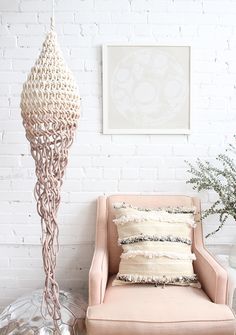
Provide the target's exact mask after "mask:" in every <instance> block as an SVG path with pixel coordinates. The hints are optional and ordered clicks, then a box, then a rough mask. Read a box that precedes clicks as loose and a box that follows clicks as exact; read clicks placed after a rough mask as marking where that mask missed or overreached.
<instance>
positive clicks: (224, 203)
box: [186, 135, 236, 238]
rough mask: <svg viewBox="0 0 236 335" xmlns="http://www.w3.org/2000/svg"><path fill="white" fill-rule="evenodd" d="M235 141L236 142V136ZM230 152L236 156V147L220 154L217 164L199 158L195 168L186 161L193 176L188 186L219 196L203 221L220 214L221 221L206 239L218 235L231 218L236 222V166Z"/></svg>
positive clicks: (207, 210) (232, 146) (203, 216)
mask: <svg viewBox="0 0 236 335" xmlns="http://www.w3.org/2000/svg"><path fill="white" fill-rule="evenodd" d="M234 140H235V141H236V135H235V136H234ZM228 152H231V153H233V154H234V155H236V145H235V144H230V145H229V146H228V148H227V149H226V152H225V153H223V154H219V155H218V156H217V157H216V164H212V163H210V162H208V161H201V160H200V159H199V158H198V159H197V161H196V165H195V166H194V165H193V164H191V163H189V162H188V161H186V163H187V164H188V166H189V169H188V170H187V172H189V173H190V174H192V177H191V178H190V179H189V180H188V181H187V184H192V185H193V189H194V190H197V191H202V190H213V191H215V192H216V193H217V195H218V199H217V200H216V201H215V202H214V203H213V204H212V206H211V207H210V208H208V209H206V210H205V211H203V215H202V218H203V219H204V218H206V217H207V216H209V215H212V214H218V215H219V221H220V224H219V226H218V228H217V229H216V230H214V231H213V232H211V233H209V234H207V235H206V238H207V237H209V236H211V235H214V234H215V233H217V232H218V231H219V230H220V229H221V228H222V227H223V226H224V224H225V221H226V220H227V219H228V217H229V216H232V217H233V218H234V220H235V221H236V164H235V161H234V160H233V158H231V157H229V155H228Z"/></svg>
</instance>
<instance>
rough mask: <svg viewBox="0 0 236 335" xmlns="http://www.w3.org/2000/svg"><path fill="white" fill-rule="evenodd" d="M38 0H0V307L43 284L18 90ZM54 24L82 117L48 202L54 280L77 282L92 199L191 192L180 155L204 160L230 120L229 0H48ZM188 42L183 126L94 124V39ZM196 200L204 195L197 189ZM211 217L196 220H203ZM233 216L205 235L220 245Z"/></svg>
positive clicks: (38, 36)
mask: <svg viewBox="0 0 236 335" xmlns="http://www.w3.org/2000/svg"><path fill="white" fill-rule="evenodd" d="M50 10H51V5H50V3H49V2H48V1H44V0H11V1H7V0H1V1H0V232H1V233H0V309H1V308H3V307H4V306H6V305H7V304H8V303H9V302H10V301H12V300H14V299H15V298H16V297H17V296H19V295H20V294H24V293H26V292H29V291H31V290H32V289H34V288H39V287H41V286H42V285H43V272H42V263H41V259H40V257H41V251H40V220H39V217H38V216H37V214H36V209H35V201H34V197H33V192H32V190H33V187H34V183H35V175H34V162H33V159H32V158H31V156H30V150H29V146H28V143H27V141H26V139H25V136H24V129H23V126H22V121H21V116H20V109H19V101H20V92H21V88H22V83H23V82H24V80H25V79H26V76H27V73H28V72H29V70H30V67H31V66H32V65H33V63H34V61H35V59H36V57H37V55H38V54H39V50H40V48H41V45H42V41H43V39H44V36H45V33H46V32H47V30H48V29H49V17H50ZM55 15H56V24H57V26H56V29H57V32H58V38H59V42H60V44H61V46H62V50H63V53H64V56H65V59H66V61H67V63H68V65H69V67H70V68H71V70H72V71H73V72H74V75H75V77H76V79H77V82H78V85H79V88H80V92H81V97H82V108H81V119H80V122H79V129H78V132H77V134H76V139H75V143H74V145H73V147H72V148H71V150H70V158H69V165H68V169H67V171H66V177H65V181H64V184H63V189H62V203H61V208H60V213H59V222H60V227H61V234H60V243H61V251H60V257H59V262H58V271H57V273H58V279H59V283H60V284H61V286H62V288H65V289H74V290H78V289H85V290H86V288H87V275H88V269H89V266H90V262H91V258H92V253H93V244H94V232H95V214H96V198H97V197H98V196H99V195H101V194H110V193H117V192H120V193H121V192H131V193H134V192H135V193H154V192H155V193H165V194H189V195H193V194H195V193H194V192H193V191H192V189H191V187H190V186H188V185H186V183H185V181H186V178H187V174H186V165H185V163H184V160H185V159H187V160H189V161H194V160H195V159H196V158H197V157H201V158H209V159H213V158H214V156H215V155H216V154H217V153H218V152H220V151H223V150H224V147H225V146H226V144H227V143H228V142H230V141H231V140H232V136H233V134H234V133H235V128H236V59H235V52H236V20H235V16H236V1H234V0H225V1H220V0H119V1H117V0H70V1H68V0H55ZM109 43H132V44H135V43H138V44H142V43H144V44H148V43H150V44H157V45H158V44H160V45H161V44H167V45H191V47H192V79H191V91H192V92H191V100H192V102H191V104H192V111H191V113H192V133H191V135H190V136H184V135H133V136H130V135H103V134H102V96H101V92H102V76H101V45H102V44H109ZM200 196H201V199H202V203H203V208H204V207H206V206H207V205H209V204H210V203H211V202H212V201H214V194H212V193H202V194H200ZM216 220H217V218H210V219H209V220H208V221H207V225H206V227H205V231H206V232H208V231H210V230H212V229H213V228H214V226H215V222H216ZM235 235H236V225H233V224H232V223H228V224H226V226H225V228H224V230H222V232H221V233H220V234H218V235H217V236H215V237H214V238H212V239H211V240H209V241H208V243H209V244H212V243H216V244H219V245H225V244H228V243H231V242H232V240H233V237H234V236H235Z"/></svg>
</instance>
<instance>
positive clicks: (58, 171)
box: [21, 19, 80, 328]
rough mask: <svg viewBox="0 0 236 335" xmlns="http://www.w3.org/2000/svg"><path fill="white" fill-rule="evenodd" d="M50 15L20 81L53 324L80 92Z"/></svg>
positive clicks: (56, 314)
mask: <svg viewBox="0 0 236 335" xmlns="http://www.w3.org/2000/svg"><path fill="white" fill-rule="evenodd" d="M53 21H54V20H53V19H52V23H51V31H50V32H49V33H48V34H47V36H46V39H45V41H44V43H43V47H42V51H41V53H40V55H39V58H38V59H37V61H36V63H35V65H34V66H33V68H32V69H31V72H30V74H29V76H28V78H27V81H26V83H25V84H24V86H23V91H22V95H21V115H22V118H23V124H24V127H25V131H26V137H27V139H28V140H29V142H30V146H31V154H32V156H33V158H34V160H35V167H36V176H37V182H36V185H35V197H36V200H37V211H38V214H39V215H40V217H41V224H42V254H43V266H44V271H45V276H46V278H45V288H44V292H43V304H44V305H45V306H46V310H47V312H48V314H49V315H50V316H51V317H52V318H53V320H54V321H55V327H56V328H57V320H59V319H60V317H61V314H60V303H59V287H58V283H57V281H56V276H55V268H56V255H57V251H58V232H59V230H58V224H57V211H58V207H59V204H60V189H61V185H62V179H63V176H64V172H65V168H66V165H67V160H68V148H69V147H70V146H71V144H72V142H73V137H74V132H75V129H76V125H77V120H78V118H79V109H80V97H79V93H78V88H77V85H76V83H75V80H74V78H73V75H72V73H71V72H70V70H69V69H68V67H67V66H66V64H65V61H64V59H63V56H62V53H61V50H60V48H59V45H58V43H57V35H56V32H55V31H54V23H53ZM42 310H44V309H43V308H42Z"/></svg>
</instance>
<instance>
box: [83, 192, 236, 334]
mask: <svg viewBox="0 0 236 335" xmlns="http://www.w3.org/2000/svg"><path fill="white" fill-rule="evenodd" d="M120 201H125V202H127V203H129V204H132V205H134V206H142V207H148V208H155V207H165V206H186V207H191V206H196V208H197V213H196V216H195V220H196V221H197V228H195V230H194V233H193V234H194V235H193V246H192V249H193V252H194V253H195V254H196V257H197V259H196V261H194V269H195V272H196V273H197V275H198V278H199V280H200V282H201V285H202V289H199V288H192V287H179V286H170V287H165V289H162V288H161V287H153V286H149V285H124V286H112V285H111V282H112V278H114V274H116V273H117V272H118V268H119V261H120V254H121V252H122V250H121V247H120V246H118V245H117V238H118V236H117V231H116V226H115V225H114V223H113V221H112V220H113V218H114V209H113V206H112V204H113V203H115V202H120ZM96 225H97V226H96V245H95V252H94V257H93V261H92V265H91V269H90V273H89V307H88V311H87V318H86V324H87V332H88V335H103V334H106V335H118V334H119V335H123V334H124V335H133V334H145V335H152V334H155V335H172V334H173V335H180V334H181V335H189V334H191V335H192V334H193V335H195V334H198V335H201V334H202V335H207V334H210V335H213V334H214V335H233V334H234V332H235V331H236V321H235V317H234V314H233V312H232V311H231V310H230V308H229V307H228V306H227V305H225V303H226V294H227V273H226V271H225V270H224V269H223V268H222V267H221V266H220V265H219V264H218V263H217V262H216V260H215V259H214V258H213V257H212V256H211V255H210V254H209V253H208V251H207V250H206V249H205V247H204V244H203V238H202V226H201V220H200V202H199V200H198V199H197V198H193V197H187V196H172V195H171V196H168V195H165V196H159V195H158V196H157V195H146V196H142V195H114V196H109V197H108V198H106V197H100V198H99V199H98V207H97V223H96Z"/></svg>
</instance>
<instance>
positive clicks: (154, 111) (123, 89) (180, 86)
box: [103, 45, 190, 134]
mask: <svg viewBox="0 0 236 335" xmlns="http://www.w3.org/2000/svg"><path fill="white" fill-rule="evenodd" d="M103 133H104V134H189V133H190V46H157V45H104V46H103Z"/></svg>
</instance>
